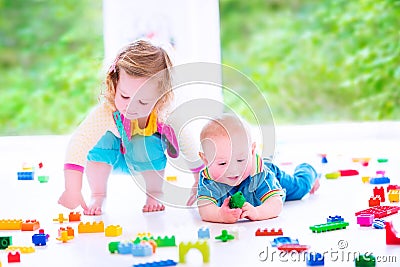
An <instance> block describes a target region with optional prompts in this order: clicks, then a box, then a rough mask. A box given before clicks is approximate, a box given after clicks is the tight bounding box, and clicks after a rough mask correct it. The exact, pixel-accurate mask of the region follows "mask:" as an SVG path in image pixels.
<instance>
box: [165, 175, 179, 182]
mask: <svg viewBox="0 0 400 267" xmlns="http://www.w3.org/2000/svg"><path fill="white" fill-rule="evenodd" d="M176 180H177V177H176V175H171V176H167V181H169V182H176Z"/></svg>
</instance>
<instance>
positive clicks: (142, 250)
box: [132, 244, 153, 257]
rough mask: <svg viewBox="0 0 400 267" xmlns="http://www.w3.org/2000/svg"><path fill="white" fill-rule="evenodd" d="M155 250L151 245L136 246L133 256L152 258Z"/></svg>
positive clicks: (133, 249) (134, 246)
mask: <svg viewBox="0 0 400 267" xmlns="http://www.w3.org/2000/svg"><path fill="white" fill-rule="evenodd" d="M152 254H153V248H152V247H151V246H150V245H149V244H134V245H133V246H132V255H133V256H136V257H145V256H151V255H152Z"/></svg>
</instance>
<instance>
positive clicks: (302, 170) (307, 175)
mask: <svg viewBox="0 0 400 267" xmlns="http://www.w3.org/2000/svg"><path fill="white" fill-rule="evenodd" d="M267 164H268V168H270V170H271V171H272V172H273V173H275V175H276V178H277V179H278V180H279V183H280V184H281V186H282V188H283V189H285V190H286V201H290V200H299V199H302V198H303V197H304V196H305V195H306V194H307V193H309V192H310V190H311V188H312V187H313V185H314V182H315V180H316V179H317V178H318V174H317V172H316V171H315V169H314V168H313V167H312V166H311V165H310V164H307V163H302V164H300V165H298V166H297V167H296V169H295V170H294V174H293V175H289V174H287V173H285V172H284V171H282V170H280V169H279V168H278V167H277V166H276V165H274V164H272V163H267Z"/></svg>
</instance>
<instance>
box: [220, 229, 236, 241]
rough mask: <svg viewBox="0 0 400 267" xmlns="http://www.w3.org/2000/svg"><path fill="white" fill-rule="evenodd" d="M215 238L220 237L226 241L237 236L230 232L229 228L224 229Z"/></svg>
mask: <svg viewBox="0 0 400 267" xmlns="http://www.w3.org/2000/svg"><path fill="white" fill-rule="evenodd" d="M215 239H219V240H221V241H222V242H226V241H228V240H233V239H235V237H234V236H233V235H230V234H228V231H227V230H222V234H221V235H219V236H216V237H215Z"/></svg>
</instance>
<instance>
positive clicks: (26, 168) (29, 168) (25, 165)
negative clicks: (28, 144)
mask: <svg viewBox="0 0 400 267" xmlns="http://www.w3.org/2000/svg"><path fill="white" fill-rule="evenodd" d="M22 170H23V171H33V166H32V164H30V163H28V162H24V163H22Z"/></svg>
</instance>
